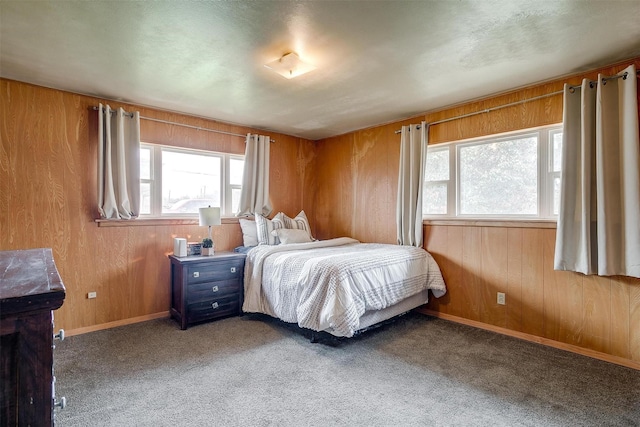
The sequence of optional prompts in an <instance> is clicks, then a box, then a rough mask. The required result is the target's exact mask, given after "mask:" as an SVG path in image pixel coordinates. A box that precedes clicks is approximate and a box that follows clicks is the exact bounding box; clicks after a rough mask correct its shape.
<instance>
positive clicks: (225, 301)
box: [187, 294, 240, 323]
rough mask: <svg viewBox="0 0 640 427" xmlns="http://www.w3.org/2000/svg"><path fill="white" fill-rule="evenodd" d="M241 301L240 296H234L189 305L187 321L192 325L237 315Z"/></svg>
mask: <svg viewBox="0 0 640 427" xmlns="http://www.w3.org/2000/svg"><path fill="white" fill-rule="evenodd" d="M239 300H240V294H232V295H228V296H226V297H221V298H214V299H210V300H205V301H201V302H197V303H194V304H189V305H188V306H187V320H188V321H189V322H190V323H191V322H198V321H200V320H209V319H214V318H218V317H224V316H229V315H232V314H237V313H238V312H239V303H240V301H239Z"/></svg>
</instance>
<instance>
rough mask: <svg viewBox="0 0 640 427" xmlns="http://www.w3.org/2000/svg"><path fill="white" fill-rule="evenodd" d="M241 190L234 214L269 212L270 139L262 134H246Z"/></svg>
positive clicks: (261, 213) (270, 209)
mask: <svg viewBox="0 0 640 427" xmlns="http://www.w3.org/2000/svg"><path fill="white" fill-rule="evenodd" d="M246 144H247V146H246V149H245V150H246V151H245V157H244V174H243V176H242V192H241V193H240V205H239V207H238V213H237V214H236V216H242V215H254V214H260V215H263V216H267V215H269V214H270V213H271V211H272V210H273V208H272V207H271V200H270V199H269V149H270V145H271V139H270V138H269V137H268V136H264V135H251V134H250V133H249V134H247V141H246Z"/></svg>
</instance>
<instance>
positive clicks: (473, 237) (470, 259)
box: [460, 227, 484, 321]
mask: <svg viewBox="0 0 640 427" xmlns="http://www.w3.org/2000/svg"><path fill="white" fill-rule="evenodd" d="M483 287H484V278H483V277H482V233H481V229H480V227H465V228H463V230H462V280H461V286H460V291H461V292H460V299H461V303H462V305H461V309H462V313H463V317H465V318H467V319H471V320H478V321H480V320H481V319H480V301H479V299H480V289H482V288H483Z"/></svg>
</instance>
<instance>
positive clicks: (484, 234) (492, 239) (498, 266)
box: [479, 227, 509, 327]
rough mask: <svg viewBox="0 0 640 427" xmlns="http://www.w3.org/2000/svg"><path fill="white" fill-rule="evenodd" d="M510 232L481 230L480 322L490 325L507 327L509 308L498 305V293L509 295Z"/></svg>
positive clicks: (489, 229) (485, 228)
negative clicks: (508, 244)
mask: <svg viewBox="0 0 640 427" xmlns="http://www.w3.org/2000/svg"><path fill="white" fill-rule="evenodd" d="M507 237H508V232H507V230H506V229H504V228H497V227H496V228H494V227H483V228H481V239H482V241H481V247H482V248H481V250H480V255H481V272H480V274H481V277H482V279H483V280H482V286H481V288H480V289H479V295H480V307H482V309H481V310H480V321H481V322H483V323H488V324H490V325H495V326H501V327H506V326H507V306H506V305H499V304H498V303H497V296H498V292H502V293H505V294H506V293H507V290H508V288H509V285H508V246H507V243H508V238H507Z"/></svg>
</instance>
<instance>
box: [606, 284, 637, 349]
mask: <svg viewBox="0 0 640 427" xmlns="http://www.w3.org/2000/svg"><path fill="white" fill-rule="evenodd" d="M631 301H632V300H631V287H630V286H629V285H628V284H627V282H626V281H625V279H624V278H623V277H618V276H614V277H611V302H610V307H611V314H612V315H611V339H610V343H611V344H610V349H611V350H610V351H611V354H612V355H614V356H620V357H625V358H629V359H630V358H631V309H632V302H631ZM638 330H640V329H636V331H638Z"/></svg>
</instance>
